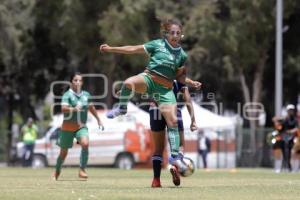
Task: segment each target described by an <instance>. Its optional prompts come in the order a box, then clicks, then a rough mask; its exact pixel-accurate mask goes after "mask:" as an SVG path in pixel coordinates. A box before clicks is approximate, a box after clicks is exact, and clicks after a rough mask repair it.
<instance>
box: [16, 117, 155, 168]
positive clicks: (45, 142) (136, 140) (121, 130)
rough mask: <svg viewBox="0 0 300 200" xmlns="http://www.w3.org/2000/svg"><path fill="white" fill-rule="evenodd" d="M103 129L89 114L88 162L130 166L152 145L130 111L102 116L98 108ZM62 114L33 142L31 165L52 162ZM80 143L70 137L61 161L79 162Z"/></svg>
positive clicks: (20, 145) (19, 151)
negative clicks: (72, 142)
mask: <svg viewBox="0 0 300 200" xmlns="http://www.w3.org/2000/svg"><path fill="white" fill-rule="evenodd" d="M99 116H100V118H101V119H102V122H103V123H104V127H105V130H104V131H100V130H99V129H98V126H97V122H96V120H95V119H94V118H93V117H92V116H91V115H89V117H88V122H87V127H88V129H89V141H90V145H89V161H88V164H89V165H110V166H115V167H117V168H122V169H131V168H132V167H133V166H134V165H135V164H136V163H146V162H148V161H149V160H150V157H151V153H152V148H151V146H152V145H150V143H151V139H150V132H149V130H148V129H147V128H146V127H145V126H144V125H143V124H140V123H137V122H136V119H135V117H134V116H132V115H130V114H129V115H126V116H122V117H118V118H116V119H106V117H104V112H99ZM62 120H63V116H62V115H58V116H55V117H54V118H53V121H52V122H51V123H50V126H49V128H48V129H47V131H46V132H45V134H44V136H43V137H42V138H41V139H38V140H37V141H36V143H35V149H34V156H33V162H32V166H33V167H35V168H38V167H46V166H53V165H55V163H56V159H57V156H58V154H59V151H60V148H59V147H58V146H57V145H56V141H57V138H58V134H59V130H60V125H61V124H62ZM23 146H24V144H23V143H22V142H19V143H18V144H17V155H18V157H19V158H22V155H23ZM80 151H81V147H80V145H78V144H76V140H75V139H74V145H73V148H71V149H69V152H68V156H67V158H66V160H65V162H64V165H79V156H80Z"/></svg>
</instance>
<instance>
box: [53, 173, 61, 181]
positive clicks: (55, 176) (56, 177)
mask: <svg viewBox="0 0 300 200" xmlns="http://www.w3.org/2000/svg"><path fill="white" fill-rule="evenodd" d="M59 175H60V172H58V171H55V172H54V173H53V176H52V177H53V180H55V181H57V180H58V177H59Z"/></svg>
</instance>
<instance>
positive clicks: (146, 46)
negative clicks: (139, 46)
mask: <svg viewBox="0 0 300 200" xmlns="http://www.w3.org/2000/svg"><path fill="white" fill-rule="evenodd" d="M143 46H144V50H145V52H146V53H147V54H153V53H154V51H155V48H156V46H157V44H156V40H152V41H150V42H147V43H145V44H144V45H143Z"/></svg>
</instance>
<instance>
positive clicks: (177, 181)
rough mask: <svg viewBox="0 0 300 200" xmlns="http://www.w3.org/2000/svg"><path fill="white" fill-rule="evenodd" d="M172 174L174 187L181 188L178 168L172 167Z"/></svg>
mask: <svg viewBox="0 0 300 200" xmlns="http://www.w3.org/2000/svg"><path fill="white" fill-rule="evenodd" d="M170 172H171V174H172V179H173V183H174V185H176V186H179V185H180V175H179V173H178V170H177V167H176V166H171V168H170Z"/></svg>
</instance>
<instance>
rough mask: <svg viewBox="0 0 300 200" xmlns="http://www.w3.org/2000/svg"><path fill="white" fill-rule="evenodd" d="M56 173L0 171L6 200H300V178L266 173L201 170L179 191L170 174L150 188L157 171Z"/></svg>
mask: <svg viewBox="0 0 300 200" xmlns="http://www.w3.org/2000/svg"><path fill="white" fill-rule="evenodd" d="M52 171H53V169H52V168H47V169H36V170H34V169H22V168H0V199H1V200H4V199H9V200H12V199H20V200H21V199H22V200H25V199H28V200H34V199H38V200H48V199H49V200H50V199H51V200H52V199H55V200H61V199H75V200H85V199H109V200H111V199H122V200H123V199H142V200H146V199H160V200H163V199H168V200H169V199H182V200H190V199H197V200H198V199H204V200H207V199H214V200H215V199H220V200H226V199H230V200H233V199H238V200H241V199H249V200H259V199H278V200H279V199H280V200H281V199H293V200H295V199H299V198H300V174H299V173H281V174H275V173H273V172H272V171H271V170H266V169H237V170H212V171H210V172H206V171H203V170H198V171H196V172H195V174H193V175H192V176H191V177H187V178H182V183H181V186H180V187H175V186H173V184H172V182H171V176H170V174H169V173H168V171H167V170H163V172H162V178H161V180H162V186H163V188H156V189H152V188H151V187H150V184H151V179H152V178H151V177H152V171H151V170H144V169H143V170H142V169H137V170H131V171H126V170H118V169H106V168H90V169H88V174H89V179H88V180H87V181H82V180H80V179H79V178H77V173H78V169H77V168H64V169H63V171H62V175H61V177H60V179H59V181H53V180H52V179H51V173H52Z"/></svg>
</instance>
